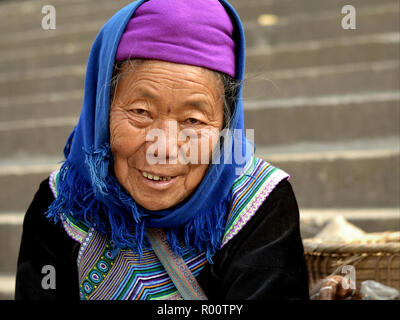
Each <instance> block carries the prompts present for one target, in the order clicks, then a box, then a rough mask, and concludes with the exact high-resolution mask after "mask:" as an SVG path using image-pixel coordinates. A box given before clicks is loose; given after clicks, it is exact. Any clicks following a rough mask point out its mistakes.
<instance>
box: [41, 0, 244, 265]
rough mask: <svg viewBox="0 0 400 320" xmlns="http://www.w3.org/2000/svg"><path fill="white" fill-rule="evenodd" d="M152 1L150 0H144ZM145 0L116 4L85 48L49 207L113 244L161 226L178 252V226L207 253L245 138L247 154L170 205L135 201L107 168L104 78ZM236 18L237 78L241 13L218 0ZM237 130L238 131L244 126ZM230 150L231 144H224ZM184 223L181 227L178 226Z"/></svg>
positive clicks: (240, 120)
mask: <svg viewBox="0 0 400 320" xmlns="http://www.w3.org/2000/svg"><path fill="white" fill-rule="evenodd" d="M150 1H151V0H150ZM143 2H144V0H140V1H136V2H133V3H131V4H129V5H128V6H126V7H124V8H123V9H121V10H120V11H119V12H117V13H116V14H115V15H114V16H113V17H112V18H111V19H110V20H109V21H108V22H107V23H106V24H105V25H104V27H103V28H102V29H101V31H100V32H99V34H98V35H97V37H96V39H95V41H94V43H93V46H92V48H91V52H90V56H89V61H88V65H87V72H86V78H85V89H84V99H83V106H82V112H81V115H80V118H79V121H78V124H77V125H76V127H75V128H74V130H73V132H72V133H71V135H70V137H69V139H68V141H67V144H66V146H65V149H64V154H65V158H66V160H65V162H64V163H63V165H62V167H61V170H60V179H59V183H58V186H57V189H58V194H59V196H58V198H57V199H56V200H55V201H54V202H53V203H52V205H51V206H50V208H49V211H48V212H47V216H48V217H49V218H52V219H54V220H55V221H57V220H58V219H59V218H60V217H61V218H62V216H63V215H65V214H73V216H74V218H75V219H81V220H83V221H85V222H86V223H88V224H90V225H91V226H93V227H94V228H96V229H97V230H98V231H100V232H106V233H109V234H110V236H111V238H112V239H113V241H114V242H115V243H116V245H118V246H120V247H130V248H132V250H135V251H137V252H139V253H141V252H142V246H143V245H148V242H147V241H146V237H145V228H164V230H165V231H166V234H167V237H168V240H169V242H170V244H171V247H172V249H173V250H175V251H176V252H178V253H179V252H180V246H179V242H178V233H179V232H181V233H182V234H181V235H184V239H185V242H186V245H190V246H192V247H194V248H195V249H196V250H198V251H205V252H206V254H207V258H208V259H209V260H210V261H211V257H212V255H213V254H214V253H215V251H216V250H218V249H219V247H220V244H221V240H222V236H223V232H224V227H225V222H226V213H227V210H228V208H229V203H230V197H231V187H232V185H233V183H234V182H235V179H236V178H237V173H238V171H237V169H241V168H243V167H244V166H245V163H246V162H247V159H249V158H250V157H251V154H250V153H249V152H246V146H247V147H248V143H247V142H246V139H245V138H244V133H243V139H242V155H243V156H245V159H246V161H244V162H243V163H236V162H235V159H234V157H233V156H231V160H232V161H231V163H230V164H229V163H228V164H225V163H224V158H223V157H224V152H223V151H222V152H221V159H220V161H219V164H212V165H210V167H209V169H208V171H207V173H206V175H205V177H204V179H203V180H202V182H201V184H200V185H199V187H198V188H197V189H196V191H195V193H194V194H192V196H191V197H190V198H189V199H186V200H185V201H184V202H182V203H180V204H178V205H176V206H175V207H173V208H169V209H168V210H162V211H148V210H145V209H144V208H141V207H140V206H138V205H137V204H136V203H135V201H134V200H133V199H132V198H131V197H130V195H129V194H128V193H127V192H126V191H125V190H124V189H123V188H122V187H121V186H120V185H119V183H118V181H117V180H116V178H115V176H114V174H113V165H112V164H113V155H112V152H111V150H110V147H109V137H110V133H109V119H108V118H109V110H110V81H111V78H112V74H113V66H114V62H115V54H116V50H117V47H118V44H119V41H120V38H121V36H122V33H123V32H124V29H125V26H126V25H127V23H128V21H129V20H130V18H131V16H132V15H133V13H134V11H135V9H136V8H137V7H138V6H140V5H141V4H142V3H143ZM220 2H221V3H222V4H223V6H224V7H225V8H226V10H227V12H228V13H229V15H230V16H231V18H232V21H233V23H234V25H235V29H236V30H235V41H236V47H237V53H236V64H237V67H236V78H237V79H240V80H243V76H244V68H245V63H244V62H245V41H244V31H243V27H242V25H241V22H240V19H239V16H238V15H237V13H236V12H235V11H234V9H233V8H232V7H231V5H230V4H229V3H227V2H226V1H224V0H221V1H220ZM231 128H232V129H242V130H243V129H244V113H243V104H242V88H240V90H239V93H238V97H237V105H236V110H235V113H234V117H233V119H232V122H231ZM242 132H243V131H242ZM229 151H231V153H230V155H233V154H234V144H233V143H232V144H231V146H230V147H229ZM228 154H229V152H228ZM182 230H183V231H182Z"/></svg>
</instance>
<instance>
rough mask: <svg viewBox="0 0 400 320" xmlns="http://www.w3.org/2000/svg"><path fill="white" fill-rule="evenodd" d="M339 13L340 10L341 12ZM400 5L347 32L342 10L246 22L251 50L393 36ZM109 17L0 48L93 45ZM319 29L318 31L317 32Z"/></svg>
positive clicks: (33, 31)
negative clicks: (343, 38) (341, 38)
mask: <svg viewBox="0 0 400 320" xmlns="http://www.w3.org/2000/svg"><path fill="white" fill-rule="evenodd" d="M338 9H339V10H338ZM398 11H399V10H398V5H397V4H396V3H395V2H391V3H387V4H379V5H371V6H367V7H363V8H360V9H359V10H358V13H357V23H358V28H357V29H355V30H344V29H343V28H342V26H341V17H342V15H341V13H340V8H337V9H335V10H333V11H327V12H323V14H321V13H320V12H318V13H316V14H309V13H307V14H299V13H296V14H294V15H291V16H286V17H282V18H281V20H279V21H280V22H278V23H277V24H275V25H272V26H262V25H261V24H260V23H259V22H258V21H257V20H255V19H250V20H246V19H245V18H243V22H244V27H245V33H246V43H247V46H248V47H254V46H258V45H266V44H277V43H282V42H288V41H305V40H310V39H323V38H334V37H339V36H357V35H365V34H369V33H380V32H394V31H397V30H398V28H397V26H398V22H399V19H398ZM107 19H108V16H107V17H104V16H102V17H96V16H91V17H90V18H87V17H83V18H82V20H81V21H80V22H74V23H64V24H61V23H60V24H58V25H57V28H56V29H55V30H43V29H42V28H41V25H40V23H38V24H37V26H36V27H34V28H30V29H28V30H29V31H27V30H26V29H24V30H21V31H15V30H13V29H11V30H13V31H14V32H12V33H9V34H4V35H1V36H0V48H1V49H7V48H13V49H16V48H18V49H21V48H26V47H31V46H39V45H40V46H43V47H44V46H47V45H50V44H55V43H70V42H71V41H76V40H82V41H83V40H86V41H89V43H92V42H93V40H94V38H95V36H96V34H97V33H98V31H99V30H100V28H101V27H102V26H103V25H104V23H105V22H106V21H107ZM315 25H318V28H315Z"/></svg>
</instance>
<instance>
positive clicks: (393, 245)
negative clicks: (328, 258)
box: [303, 240, 400, 254]
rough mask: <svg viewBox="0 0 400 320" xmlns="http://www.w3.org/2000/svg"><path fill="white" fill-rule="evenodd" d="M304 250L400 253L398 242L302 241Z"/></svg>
mask: <svg viewBox="0 0 400 320" xmlns="http://www.w3.org/2000/svg"><path fill="white" fill-rule="evenodd" d="M303 247H304V252H305V253H306V254H307V253H389V254H390V253H392V254H396V253H400V242H388V243H362V244H360V243H343V242H339V241H338V242H329V243H318V242H315V241H307V240H304V241H303Z"/></svg>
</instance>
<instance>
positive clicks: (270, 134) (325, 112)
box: [244, 91, 400, 146]
mask: <svg viewBox="0 0 400 320" xmlns="http://www.w3.org/2000/svg"><path fill="white" fill-rule="evenodd" d="M244 106H245V127H246V128H248V129H254V136H255V142H256V144H257V145H265V146H268V145H276V144H290V143H296V142H301V141H326V142H332V141H335V140H352V139H361V138H373V137H379V136H395V135H398V133H399V121H398V119H399V118H400V93H399V92H398V91H394V92H370V93H363V94H349V95H334V96H322V97H313V98H310V97H295V98H289V99H276V100H268V101H245V102H244Z"/></svg>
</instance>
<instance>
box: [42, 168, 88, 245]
mask: <svg viewBox="0 0 400 320" xmlns="http://www.w3.org/2000/svg"><path fill="white" fill-rule="evenodd" d="M58 177H59V171H54V172H53V173H51V174H50V178H49V186H50V189H51V191H52V193H53V196H54V198H57V195H58V192H57V182H58ZM61 221H62V223H63V226H64V229H65V231H66V232H67V234H68V235H69V236H70V237H71V238H72V239H74V240H75V241H78V242H79V243H81V244H82V242H83V241H84V239H85V238H86V237H87V233H88V230H89V226H88V225H86V224H85V223H83V222H80V221H77V220H75V219H74V218H73V216H72V215H62V216H61Z"/></svg>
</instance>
